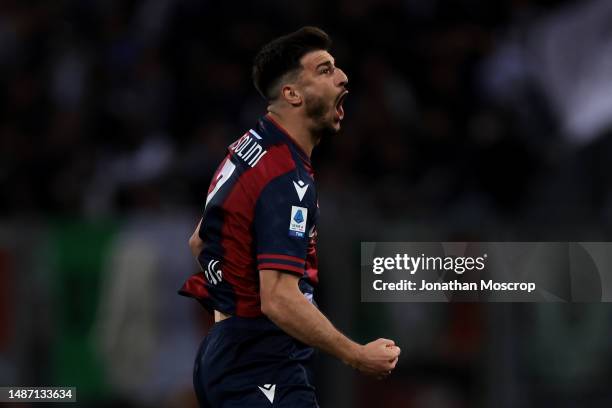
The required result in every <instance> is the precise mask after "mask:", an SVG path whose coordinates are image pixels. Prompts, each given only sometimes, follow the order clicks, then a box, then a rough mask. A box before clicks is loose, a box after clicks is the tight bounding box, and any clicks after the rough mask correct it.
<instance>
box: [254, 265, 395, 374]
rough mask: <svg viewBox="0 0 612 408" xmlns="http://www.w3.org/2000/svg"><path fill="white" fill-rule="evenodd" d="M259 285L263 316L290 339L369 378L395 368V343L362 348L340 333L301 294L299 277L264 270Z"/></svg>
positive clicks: (386, 341) (388, 341) (387, 341)
mask: <svg viewBox="0 0 612 408" xmlns="http://www.w3.org/2000/svg"><path fill="white" fill-rule="evenodd" d="M259 281H260V294H261V310H262V312H263V313H264V314H265V315H266V316H268V317H269V318H270V320H272V321H273V322H274V323H275V324H276V325H277V326H279V327H280V328H281V329H283V330H284V331H285V332H286V333H287V334H289V335H290V336H292V337H295V338H296V339H298V340H300V341H301V342H302V343H305V344H308V345H310V346H312V347H317V348H319V349H321V350H323V351H325V352H327V353H329V354H331V355H333V356H335V357H337V358H339V359H340V360H342V361H343V362H345V363H346V364H349V365H350V366H352V367H354V368H357V369H359V370H361V371H363V372H364V373H366V374H371V375H377V376H384V375H387V374H389V373H390V372H391V370H393V368H395V365H396V364H397V360H398V356H399V353H400V349H399V347H397V346H395V343H394V342H393V341H392V340H387V339H378V340H375V341H373V342H371V343H368V344H366V345H360V344H358V343H355V342H354V341H352V340H351V339H349V338H348V337H346V336H345V335H343V334H342V333H340V332H339V331H338V330H337V329H336V328H335V327H334V326H333V325H332V324H331V322H330V321H329V320H328V319H327V318H326V317H325V315H323V313H321V312H320V311H319V310H318V309H317V308H316V307H315V306H314V305H313V304H312V303H310V302H309V301H308V300H307V299H306V297H304V295H303V294H302V292H300V290H299V287H298V281H299V278H298V276H295V275H291V274H287V273H283V272H279V271H276V270H262V271H260V272H259Z"/></svg>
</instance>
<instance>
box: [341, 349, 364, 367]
mask: <svg viewBox="0 0 612 408" xmlns="http://www.w3.org/2000/svg"><path fill="white" fill-rule="evenodd" d="M362 349H363V346H362V345H361V344H357V343H352V344H351V347H350V348H349V352H348V355H347V356H346V358H345V360H344V362H345V363H346V364H348V365H349V366H351V367H353V368H354V369H359V366H360V364H361V355H362V353H363V350H362Z"/></svg>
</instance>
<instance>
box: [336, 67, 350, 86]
mask: <svg viewBox="0 0 612 408" xmlns="http://www.w3.org/2000/svg"><path fill="white" fill-rule="evenodd" d="M336 73H337V74H338V75H337V81H338V82H337V85H338V86H342V87H345V86H346V85H347V84H348V77H347V76H346V74H345V73H344V71H343V70H341V69H340V68H338V67H336Z"/></svg>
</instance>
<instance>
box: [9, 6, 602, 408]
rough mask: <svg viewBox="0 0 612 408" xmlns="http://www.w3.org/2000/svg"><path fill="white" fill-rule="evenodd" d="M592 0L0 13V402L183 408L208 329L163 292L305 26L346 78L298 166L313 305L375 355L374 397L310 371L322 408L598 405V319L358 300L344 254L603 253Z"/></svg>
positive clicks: (575, 309) (344, 371)
mask: <svg viewBox="0 0 612 408" xmlns="http://www.w3.org/2000/svg"><path fill="white" fill-rule="evenodd" d="M611 16H612V4H611V3H610V2H608V1H606V0H591V1H581V2H578V1H559V0H503V1H494V2H493V1H486V0H454V1H451V0H437V1H432V0H384V1H374V0H369V1H368V0H335V1H320V2H314V1H313V2H289V1H284V2H283V1H272V0H266V1H258V2H231V1H226V2H212V1H202V0H175V1H172V0H151V1H146V2H139V1H133V0H132V1H125V0H121V1H119V0H113V1H107V0H83V1H69V0H64V1H53V2H49V1H35V0H31V1H22V0H3V1H2V2H1V3H0V146H1V147H0V185H1V191H2V199H1V200H0V210H1V215H2V217H1V220H0V278H1V282H2V284H1V285H0V384H2V385H73V386H77V387H78V398H79V401H80V402H81V403H82V405H85V404H86V405H87V406H105V405H108V404H111V403H121V404H122V406H132V407H148V406H169V407H179V406H180V407H183V406H193V404H194V400H193V396H192V391H191V369H192V362H193V358H194V355H195V353H196V348H197V345H198V344H199V341H200V339H201V338H202V336H203V335H204V333H205V331H206V327H207V325H208V324H209V320H208V318H207V316H205V315H204V314H203V313H202V311H201V309H200V308H199V306H197V305H196V304H195V302H193V301H190V300H188V299H184V298H180V297H179V296H177V295H176V290H177V289H178V288H179V286H180V285H181V283H182V281H183V280H184V279H185V278H186V277H187V276H188V275H190V274H191V273H192V272H195V271H196V265H195V263H194V262H193V260H192V259H191V257H190V254H189V251H188V248H187V239H188V237H189V235H190V233H191V231H192V230H193V228H194V226H195V223H196V220H197V218H198V216H199V214H200V212H201V209H202V204H203V202H204V193H205V191H206V188H207V185H208V182H209V180H210V177H211V175H212V172H213V170H214V168H215V166H216V165H217V163H218V162H219V160H220V158H221V157H222V155H223V153H224V149H225V147H226V146H227V145H228V144H229V143H230V142H232V141H233V140H234V139H236V138H237V137H238V136H239V135H240V134H241V133H242V132H243V131H244V130H245V129H247V128H249V127H250V126H251V124H252V123H253V122H254V120H255V119H256V118H257V117H258V116H259V115H261V114H262V113H263V112H264V109H265V104H264V102H263V101H262V100H261V99H260V98H259V97H258V95H257V94H256V92H255V90H254V88H253V87H252V85H251V82H250V63H251V60H252V58H253V56H254V54H255V52H256V51H257V49H258V48H259V47H260V46H261V45H262V44H263V43H265V42H267V41H268V40H270V39H271V38H273V37H275V36H277V35H279V34H283V33H286V32H288V31H292V30H294V29H296V28H298V27H300V26H302V25H306V24H310V25H318V26H321V27H322V28H324V29H325V30H327V31H328V32H329V33H330V34H331V36H332V37H333V39H334V44H335V45H334V49H333V54H334V55H335V57H336V59H337V64H338V65H339V66H340V67H342V68H343V69H344V70H345V71H346V72H347V74H348V76H349V78H350V84H349V86H350V89H351V94H350V95H349V98H348V99H347V102H346V104H345V109H346V112H347V116H346V118H345V121H344V131H343V134H342V135H341V136H339V137H337V138H334V139H333V140H325V141H324V142H323V143H322V144H321V146H320V147H319V148H318V149H317V150H316V152H315V155H314V158H313V160H314V164H315V169H316V173H317V180H318V186H319V190H320V202H321V210H322V218H321V226H320V230H321V234H320V250H319V254H320V259H321V265H320V267H321V268H320V276H321V281H322V286H321V287H320V289H319V291H318V300H319V303H320V305H321V307H322V309H323V310H324V311H325V312H326V313H327V314H328V315H329V316H330V318H331V320H332V321H333V322H334V323H335V324H336V325H337V326H338V327H339V328H340V329H342V330H343V331H344V332H346V333H347V334H349V335H350V336H351V337H353V338H354V339H356V340H359V341H362V342H365V341H368V340H371V339H374V338H377V337H388V338H392V339H395V340H396V341H397V342H398V343H399V344H400V345H401V347H402V350H403V353H402V356H401V360H400V363H399V365H398V368H397V370H396V371H395V372H394V374H393V375H392V376H391V377H390V378H389V379H388V380H387V381H384V382H377V381H374V380H369V379H367V378H365V377H362V376H360V375H357V374H356V373H354V372H352V371H351V370H349V369H348V368H346V367H345V366H343V365H342V364H341V363H339V362H337V361H336V360H334V359H332V358H330V357H327V356H321V358H320V361H319V363H318V368H317V371H318V383H317V385H318V388H319V393H320V402H321V404H322V406H325V407H370V406H375V405H376V406H386V407H440V408H447V407H449V408H450V407H452V408H454V407H497V408H503V407H518V406H520V407H532V406H533V407H536V406H555V407H603V406H610V405H611V403H612V390H611V389H610V387H609V384H610V379H611V377H612V370H611V369H612V343H610V341H609V339H610V335H611V330H610V329H611V327H612V325H611V323H612V308H611V307H610V305H608V304H597V303H593V304H572V305H564V304H469V303H466V304H462V303H457V304H362V303H360V296H359V286H358V273H359V272H358V271H359V261H358V260H359V242H360V241H377V240H380V241H383V240H384V241H396V240H397V241H411V240H431V241H436V240H441V241H444V240H483V241H484V240H490V241H493V240H496V241H503V240H508V241H512V240H530V241H563V240H570V241H581V240H583V241H584V240H597V241H599V240H601V241H605V240H607V241H610V240H611V235H612V234H611V230H610V227H611V223H612V184H611V177H612V172H611V171H610V170H611V167H612V166H611V161H610V160H609V157H610V154H611V153H612V146H611V137H610V136H611V130H612V98H611V97H610V95H612V47H611V46H610V44H612V31H610V24H609V21H610V18H611Z"/></svg>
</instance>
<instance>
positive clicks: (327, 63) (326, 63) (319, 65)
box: [315, 60, 334, 70]
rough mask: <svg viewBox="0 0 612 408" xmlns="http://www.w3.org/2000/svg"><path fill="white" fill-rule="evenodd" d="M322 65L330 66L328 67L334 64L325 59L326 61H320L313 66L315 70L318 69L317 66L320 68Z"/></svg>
mask: <svg viewBox="0 0 612 408" xmlns="http://www.w3.org/2000/svg"><path fill="white" fill-rule="evenodd" d="M323 65H327V66H328V67H330V68H331V67H333V66H334V64H333V63H332V62H331V61H329V60H327V61H325V62H321V63H320V64H318V65H317V66H316V67H315V70H317V69H319V68H320V67H322V66H323Z"/></svg>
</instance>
